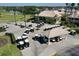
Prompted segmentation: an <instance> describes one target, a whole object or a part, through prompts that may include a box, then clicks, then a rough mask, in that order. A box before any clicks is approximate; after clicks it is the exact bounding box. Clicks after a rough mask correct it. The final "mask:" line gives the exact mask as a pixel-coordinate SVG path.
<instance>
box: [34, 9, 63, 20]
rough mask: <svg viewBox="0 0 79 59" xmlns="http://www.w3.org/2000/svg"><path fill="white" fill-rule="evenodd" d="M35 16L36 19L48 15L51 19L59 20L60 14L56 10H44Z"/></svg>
mask: <svg viewBox="0 0 79 59" xmlns="http://www.w3.org/2000/svg"><path fill="white" fill-rule="evenodd" d="M35 16H36V17H37V18H38V20H42V19H43V20H44V19H45V18H46V17H49V18H52V20H56V21H59V20H61V16H62V15H61V14H60V12H58V11H57V10H44V11H42V12H40V13H39V14H36V15H35ZM40 18H41V19H40Z"/></svg>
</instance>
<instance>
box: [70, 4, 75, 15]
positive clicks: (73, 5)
mask: <svg viewBox="0 0 79 59" xmlns="http://www.w3.org/2000/svg"><path fill="white" fill-rule="evenodd" d="M70 7H71V14H72V13H73V12H72V10H73V9H74V7H75V3H71V5H70Z"/></svg>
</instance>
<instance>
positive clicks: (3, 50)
mask: <svg viewBox="0 0 79 59" xmlns="http://www.w3.org/2000/svg"><path fill="white" fill-rule="evenodd" d="M1 38H2V39H6V40H7V41H8V43H7V44H6V45H4V46H2V47H0V56H21V55H22V54H21V52H20V50H19V49H18V48H17V47H16V45H15V44H11V42H10V37H9V36H0V39H1Z"/></svg>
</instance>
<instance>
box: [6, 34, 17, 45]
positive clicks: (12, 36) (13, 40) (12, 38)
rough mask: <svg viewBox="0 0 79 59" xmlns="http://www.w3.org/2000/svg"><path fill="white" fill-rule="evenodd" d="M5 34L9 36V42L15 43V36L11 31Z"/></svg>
mask: <svg viewBox="0 0 79 59" xmlns="http://www.w3.org/2000/svg"><path fill="white" fill-rule="evenodd" d="M5 35H7V36H10V39H11V43H12V44H14V43H15V40H16V39H15V36H14V34H13V33H5Z"/></svg>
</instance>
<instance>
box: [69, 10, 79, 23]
mask: <svg viewBox="0 0 79 59" xmlns="http://www.w3.org/2000/svg"><path fill="white" fill-rule="evenodd" d="M68 20H69V21H70V22H72V23H75V24H79V11H76V13H73V14H72V15H70V16H69V17H68Z"/></svg>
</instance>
